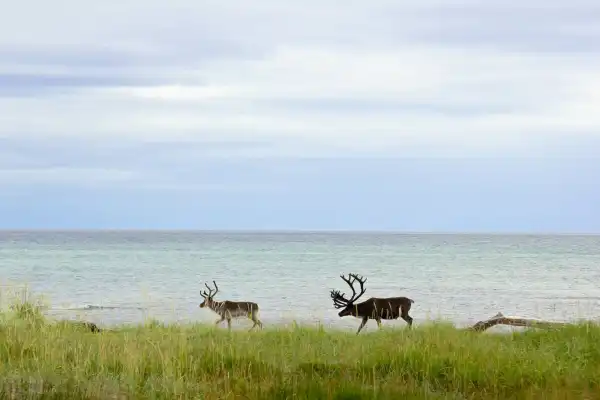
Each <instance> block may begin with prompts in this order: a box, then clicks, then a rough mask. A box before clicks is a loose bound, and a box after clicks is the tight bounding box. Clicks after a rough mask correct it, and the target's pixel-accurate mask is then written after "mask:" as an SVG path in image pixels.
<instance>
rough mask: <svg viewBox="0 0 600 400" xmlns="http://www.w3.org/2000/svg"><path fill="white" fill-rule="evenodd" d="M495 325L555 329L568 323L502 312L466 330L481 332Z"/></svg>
mask: <svg viewBox="0 0 600 400" xmlns="http://www.w3.org/2000/svg"><path fill="white" fill-rule="evenodd" d="M496 325H510V326H523V327H527V328H542V329H556V328H560V327H563V326H566V325H568V323H566V322H550V321H543V320H540V319H534V318H522V317H508V316H505V315H503V314H502V313H498V314H496V315H494V316H493V317H492V318H490V319H487V320H485V321H479V322H477V323H476V324H475V325H473V326H471V327H470V328H467V329H468V330H471V331H475V332H483V331H485V330H487V329H489V328H491V327H492V326H496Z"/></svg>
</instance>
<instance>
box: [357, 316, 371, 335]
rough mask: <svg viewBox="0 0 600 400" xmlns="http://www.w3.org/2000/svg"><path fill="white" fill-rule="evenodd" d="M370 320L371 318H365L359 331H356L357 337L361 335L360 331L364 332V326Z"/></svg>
mask: <svg viewBox="0 0 600 400" xmlns="http://www.w3.org/2000/svg"><path fill="white" fill-rule="evenodd" d="M368 320H369V318H367V317H364V318H363V319H362V322H361V323H360V326H359V327H358V331H356V334H357V335H358V334H359V333H360V331H361V330H362V328H364V326H365V325H366V324H367V321H368Z"/></svg>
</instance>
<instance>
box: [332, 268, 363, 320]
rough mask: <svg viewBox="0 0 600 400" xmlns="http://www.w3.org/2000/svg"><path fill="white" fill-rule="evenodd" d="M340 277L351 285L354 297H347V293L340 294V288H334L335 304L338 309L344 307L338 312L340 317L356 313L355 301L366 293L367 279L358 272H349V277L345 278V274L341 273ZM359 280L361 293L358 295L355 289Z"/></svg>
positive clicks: (333, 297)
mask: <svg viewBox="0 0 600 400" xmlns="http://www.w3.org/2000/svg"><path fill="white" fill-rule="evenodd" d="M340 278H342V280H343V281H344V282H346V283H347V284H348V286H350V289H352V297H351V298H350V299H346V294H345V293H342V294H340V291H339V290H332V291H331V299H332V300H333V306H334V307H335V308H338V309H339V308H343V310H342V311H340V312H339V313H338V316H340V317H345V316H348V315H354V313H356V309H355V306H354V303H355V302H356V300H358V299H359V298H360V296H362V295H363V294H364V293H365V291H366V289H365V287H364V285H365V282H366V281H367V279H366V278H363V277H361V276H358V275H356V274H348V278H345V277H344V275H340ZM357 281H358V283H359V284H360V293H359V294H358V295H357V294H356V290H354V282H357Z"/></svg>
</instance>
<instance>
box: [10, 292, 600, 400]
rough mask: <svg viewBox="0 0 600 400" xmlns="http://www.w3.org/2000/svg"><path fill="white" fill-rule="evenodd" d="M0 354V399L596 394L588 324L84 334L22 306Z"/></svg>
mask: <svg viewBox="0 0 600 400" xmlns="http://www.w3.org/2000/svg"><path fill="white" fill-rule="evenodd" d="M358 323H359V321H358V320H357V325H358ZM0 358H1V362H0V394H1V396H0V397H1V398H3V399H4V398H7V399H9V398H44V399H119V398H123V399H125V398H139V399H488V398H489V399H492V398H496V399H592V398H600V327H599V326H596V325H592V324H589V323H587V324H580V325H573V326H568V327H565V328H561V329H557V330H550V331H534V330H531V331H526V332H519V333H510V334H494V333H489V332H486V333H475V332H469V331H464V330H460V329H456V328H454V327H453V326H452V325H449V324H445V323H430V324H427V325H421V326H417V325H415V327H414V328H413V329H412V330H408V329H401V328H396V329H392V328H385V324H384V328H383V329H382V330H381V331H378V330H377V329H376V325H375V323H374V322H371V323H370V324H369V325H368V326H367V329H366V330H365V331H363V332H361V334H360V335H358V336H357V335H355V334H354V332H352V331H351V332H345V331H344V332H341V331H334V330H326V329H319V328H310V329H309V328H301V327H292V328H277V327H269V326H265V329H264V330H262V331H260V330H258V331H253V332H248V331H246V330H236V329H234V330H233V331H232V332H228V331H227V329H226V328H224V327H220V328H215V327H214V326H207V325H162V324H160V323H156V322H149V323H147V324H145V325H140V326H123V327H119V328H113V329H111V330H106V331H102V332H100V333H92V332H90V331H89V330H88V329H86V328H85V327H84V326H80V325H77V324H73V323H68V322H60V321H58V322H57V321H51V320H48V319H46V318H44V316H43V315H42V313H41V312H40V310H39V309H38V308H37V307H35V306H33V305H31V304H27V303H25V304H18V305H14V306H13V307H11V309H9V310H7V311H5V312H3V313H2V314H1V326H0Z"/></svg>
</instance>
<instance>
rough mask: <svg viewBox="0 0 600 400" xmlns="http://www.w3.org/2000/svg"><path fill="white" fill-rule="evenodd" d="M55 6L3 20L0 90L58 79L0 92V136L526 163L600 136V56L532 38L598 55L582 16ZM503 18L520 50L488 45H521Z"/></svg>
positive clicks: (458, 9) (394, 8)
mask: <svg viewBox="0 0 600 400" xmlns="http://www.w3.org/2000/svg"><path fill="white" fill-rule="evenodd" d="M58 3H59V4H57V3H56V2H55V3H53V4H52V5H49V4H48V5H45V4H42V3H39V4H38V3H35V7H34V8H35V9H36V12H35V13H32V12H31V7H33V4H29V3H28V2H21V3H14V4H11V6H10V7H9V11H8V13H4V14H3V15H4V16H3V17H0V26H1V28H0V38H2V39H0V56H1V54H2V49H3V48H4V49H9V50H10V51H11V52H15V51H16V50H15V49H19V48H22V49H25V50H23V52H25V53H26V54H25V55H22V54H21V56H22V57H21V58H19V57H16V58H15V57H13V58H10V59H9V58H8V57H7V58H6V59H4V61H2V60H3V59H2V58H0V75H1V74H3V73H4V74H9V73H12V74H15V73H18V74H20V75H26V76H27V77H29V78H33V77H36V76H40V75H41V76H45V77H48V76H52V77H54V78H56V77H60V78H61V79H64V80H65V82H63V84H62V86H60V85H59V86H58V87H57V86H56V85H55V86H54V87H53V90H50V91H48V92H44V93H39V94H37V95H36V94H33V95H28V96H23V95H21V94H19V95H14V94H11V93H10V91H7V92H6V93H5V94H4V96H3V97H2V91H1V90H0V136H5V137H8V136H10V137H22V138H24V137H29V138H31V137H34V138H35V137H37V138H47V137H56V138H61V140H68V139H69V138H78V139H81V138H85V139H86V140H90V141H93V142H105V141H113V142H114V141H118V140H128V141H134V142H135V141H139V142H140V143H142V142H147V141H162V142H166V141H175V142H176V141H185V142H189V141H197V142H202V141H216V140H219V141H231V142H235V141H245V142H248V141H252V140H260V141H264V140H268V141H269V142H271V143H272V145H271V146H267V147H264V148H261V149H260V150H257V149H253V150H249V151H247V150H241V149H237V150H228V151H231V152H226V153H222V154H221V153H220V155H223V156H227V155H229V156H243V155H254V156H268V155H269V154H272V155H286V154H287V155H310V154H318V155H323V154H330V155H339V154H350V153H352V154H356V153H359V154H360V153H365V154H367V153H368V154H388V155H389V154H392V155H406V154H410V155H414V154H420V155H462V156H464V155H473V154H474V155H488V154H527V152H529V151H531V149H533V148H536V149H542V148H544V146H545V143H546V144H548V145H552V146H555V147H554V148H553V149H554V150H553V151H559V150H560V149H561V147H560V146H559V145H557V143H562V142H565V141H567V139H568V141H573V140H587V139H589V137H590V136H594V135H598V136H600V117H598V112H597V110H598V109H600V108H599V107H600V99H599V97H598V93H600V92H599V91H598V90H599V89H600V74H599V73H598V72H596V71H600V57H599V56H597V54H598V53H597V52H586V51H578V52H566V51H565V49H564V48H558V47H557V48H556V49H555V51H548V44H547V43H545V42H544V43H542V42H536V40H537V36H536V35H535V34H534V33H535V32H536V28H537V29H538V31H539V32H545V29H547V26H546V22H547V21H554V22H556V23H557V24H560V25H555V28H556V29H555V31H556V32H554V31H553V32H554V33H553V34H554V35H558V36H555V37H549V38H548V39H547V41H552V40H555V42H556V43H562V42H560V40H556V38H559V39H560V38H562V39H563V42H564V41H569V40H573V38H574V37H576V38H578V37H582V36H581V35H587V36H586V37H595V38H596V39H600V36H598V31H597V29H595V30H594V29H592V25H590V23H588V22H589V21H588V20H587V19H586V18H587V16H589V14H593V13H594V12H596V11H597V10H598V7H597V6H596V5H595V4H594V3H593V2H589V1H583V0H578V1H575V2H568V3H567V2H564V1H554V2H549V3H548V2H538V1H530V2H527V3H528V4H527V5H528V6H529V7H527V5H526V4H522V3H518V4H517V3H511V2H508V3H506V4H505V5H503V6H500V5H491V4H489V3H486V4H484V3H482V2H474V1H462V2H458V3H454V4H453V5H454V9H453V8H452V7H450V6H448V5H444V6H443V5H442V4H441V3H440V2H434V1H421V2H416V1H415V2H409V1H400V2H392V1H387V0H386V1H377V2H374V3H369V4H368V5H367V4H366V3H364V2H358V1H349V2H346V3H344V6H343V7H342V6H340V5H339V3H333V2H331V3H327V4H323V3H321V2H319V3H317V2H313V1H309V2H308V3H306V2H303V3H285V4H284V3H281V2H274V1H266V2H264V3H263V2H261V3H260V4H252V5H250V4H249V3H242V2H235V3H227V4H226V3H224V2H216V1H204V2H200V3H198V2H192V1H191V0H189V1H185V0H178V1H176V2H171V3H168V4H167V3H164V2H158V1H145V2H141V1H134V0H128V1H123V2H120V3H119V4H118V5H117V4H116V3H115V4H113V5H110V4H107V3H91V2H74V1H66V0H63V1H59V2H58ZM567 6H568V7H567ZM58 10H59V11H58ZM573 10H575V11H573ZM507 12H512V13H513V15H514V16H515V18H517V19H519V18H524V19H526V17H527V18H529V17H528V16H536V15H537V16H540V15H541V16H544V18H545V19H542V18H539V19H535V18H533V19H530V20H529V22H528V23H530V26H529V28H530V31H531V32H532V34H531V37H527V36H523V37H522V38H521V39H522V40H521V41H522V42H527V43H529V44H528V45H527V46H528V48H527V50H523V49H522V48H521V47H519V46H523V43H519V40H515V41H512V42H511V41H510V40H508V39H504V38H503V37H502V36H503V35H502V34H503V33H506V35H505V36H506V37H511V34H512V33H514V32H522V29H523V27H521V26H517V25H512V26H511V25H508V24H502V23H499V22H498V21H500V22H501V21H504V19H505V18H508V17H509V15H510V13H508V14H507ZM445 15H447V18H446V19H444V18H443V17H444V16H445ZM52 17H55V18H52ZM519 20H520V19H519ZM473 21H479V22H477V24H475V23H474V22H473ZM544 21H546V22H544ZM25 22H27V25H28V26H30V27H31V29H22V27H23V25H24V23H25ZM459 22H460V23H463V22H464V24H465V26H467V28H466V30H465V28H462V30H461V28H460V26H459V24H458V23H459ZM486 23H487V24H486ZM575 23H579V24H580V25H578V26H579V27H580V28H578V29H573V27H574V26H576V24H575ZM586 27H587V28H589V29H586ZM450 28H452V29H450ZM15 32H19V33H18V34H15ZM457 32H459V33H462V35H463V36H462V37H463V39H462V40H463V42H460V40H459V39H458V36H453V35H458V33H457ZM486 34H487V35H488V36H487V37H489V40H488V42H487V43H486V42H485V40H484V39H482V37H485V35H486ZM560 35H563V36H560ZM573 35H575V36H573ZM450 38H452V40H450ZM470 39H472V40H470ZM100 43H101V44H103V46H100V45H99V44H100ZM511 46H514V49H516V50H518V49H521V50H520V51H516V50H515V51H511ZM536 46H537V47H536ZM557 46H558V45H557ZM538 47H539V51H537V50H536V49H537V48H538ZM6 51H8V50H6ZM94 52H96V53H97V54H96V53H94ZM7 54H8V53H7ZM10 54H13V53H10ZM57 54H58V55H61V56H60V57H59V56H57ZM94 54H96V56H97V57H98V59H99V60H100V61H98V62H94ZM82 60H84V61H85V62H84V61H82ZM75 77H77V78H85V77H96V78H98V77H102V78H103V79H109V80H110V79H111V77H112V78H114V84H112V85H110V84H102V85H98V84H95V83H94V80H93V79H90V84H89V85H85V84H82V83H81V82H79V83H78V84H77V85H72V86H69V84H68V80H69V79H70V78H71V79H73V78H75ZM140 79H142V80H145V81H146V82H142V83H140V82H139V80H140ZM132 82H135V84H132ZM31 85H32V86H35V83H32V84H31ZM57 140H58V139H57ZM222 151H224V150H219V152H222ZM269 151H272V153H269Z"/></svg>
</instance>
